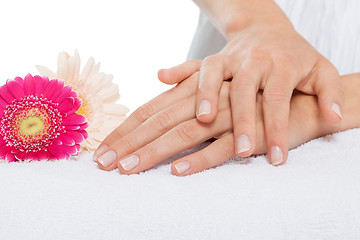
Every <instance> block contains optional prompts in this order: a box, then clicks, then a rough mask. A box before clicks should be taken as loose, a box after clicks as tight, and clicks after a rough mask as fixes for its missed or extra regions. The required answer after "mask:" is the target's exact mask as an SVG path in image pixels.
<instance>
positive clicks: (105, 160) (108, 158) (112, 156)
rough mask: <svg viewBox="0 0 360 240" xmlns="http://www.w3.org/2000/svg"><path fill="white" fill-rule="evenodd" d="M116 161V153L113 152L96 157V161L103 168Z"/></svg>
mask: <svg viewBox="0 0 360 240" xmlns="http://www.w3.org/2000/svg"><path fill="white" fill-rule="evenodd" d="M115 160H116V153H115V152H114V151H108V152H106V153H104V154H103V155H101V156H100V157H98V159H97V161H98V162H99V163H100V164H101V165H102V166H103V167H108V166H110V165H111V164H112V163H113V162H115Z"/></svg>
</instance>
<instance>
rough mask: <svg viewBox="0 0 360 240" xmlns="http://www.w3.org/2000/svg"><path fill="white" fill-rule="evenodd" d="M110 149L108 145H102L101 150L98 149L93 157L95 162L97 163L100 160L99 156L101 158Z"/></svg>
mask: <svg viewBox="0 0 360 240" xmlns="http://www.w3.org/2000/svg"><path fill="white" fill-rule="evenodd" d="M108 148H109V147H108V146H106V145H102V146H101V147H100V148H98V149H97V150H96V151H95V152H94V155H93V160H94V161H96V159H97V158H98V156H100V155H101V154H103V153H104V152H105V151H106V150H107V149H108Z"/></svg>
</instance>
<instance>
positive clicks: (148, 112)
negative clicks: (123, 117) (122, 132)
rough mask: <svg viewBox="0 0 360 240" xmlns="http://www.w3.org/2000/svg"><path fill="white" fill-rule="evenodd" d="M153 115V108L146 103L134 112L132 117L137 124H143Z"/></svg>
mask: <svg viewBox="0 0 360 240" xmlns="http://www.w3.org/2000/svg"><path fill="white" fill-rule="evenodd" d="M153 113H154V108H153V106H152V105H151V103H146V104H144V105H141V106H140V107H139V108H138V109H137V110H136V111H135V112H134V117H135V118H136V119H137V120H138V121H139V122H144V121H146V120H147V119H148V118H150V117H151V116H152V115H153Z"/></svg>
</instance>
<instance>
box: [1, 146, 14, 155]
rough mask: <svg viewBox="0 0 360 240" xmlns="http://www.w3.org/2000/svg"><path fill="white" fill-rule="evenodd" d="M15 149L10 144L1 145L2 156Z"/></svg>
mask: <svg viewBox="0 0 360 240" xmlns="http://www.w3.org/2000/svg"><path fill="white" fill-rule="evenodd" d="M13 149H14V148H13V147H9V146H3V147H0V157H3V156H6V154H8V153H11V150H13Z"/></svg>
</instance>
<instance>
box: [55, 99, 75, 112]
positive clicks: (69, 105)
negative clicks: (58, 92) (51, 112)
mask: <svg viewBox="0 0 360 240" xmlns="http://www.w3.org/2000/svg"><path fill="white" fill-rule="evenodd" d="M74 103H75V99H74V98H72V97H68V98H66V99H65V100H63V101H62V102H60V103H59V106H57V109H58V110H59V111H60V112H61V113H68V112H69V111H71V110H72V109H73V108H74ZM76 110H77V109H76ZM76 110H75V111H76Z"/></svg>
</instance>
